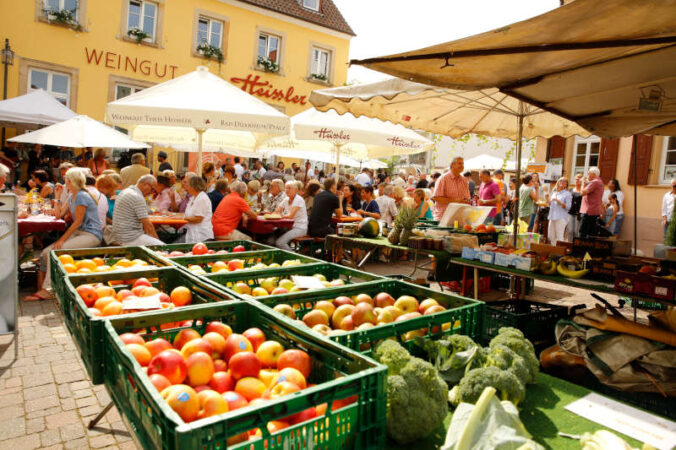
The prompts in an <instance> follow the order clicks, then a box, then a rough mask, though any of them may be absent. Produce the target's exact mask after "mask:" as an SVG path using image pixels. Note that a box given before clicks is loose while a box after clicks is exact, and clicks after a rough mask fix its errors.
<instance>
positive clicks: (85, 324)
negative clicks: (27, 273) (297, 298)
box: [59, 267, 233, 384]
mask: <svg viewBox="0 0 676 450" xmlns="http://www.w3.org/2000/svg"><path fill="white" fill-rule="evenodd" d="M122 274H123V275H124V277H125V279H127V280H133V279H137V278H142V277H143V278H148V279H149V280H152V279H154V278H157V281H156V282H153V283H152V285H153V286H155V287H157V288H158V289H159V290H160V291H162V292H165V293H167V294H169V293H170V292H171V291H172V290H173V289H174V288H175V287H177V286H186V287H189V288H190V290H191V291H192V295H193V304H199V303H207V302H220V301H223V300H232V299H233V297H232V296H231V295H228V294H226V293H225V292H222V291H219V290H217V289H215V288H214V287H213V286H212V285H210V284H208V283H204V282H203V281H201V280H200V279H199V278H197V277H194V276H192V275H190V274H187V273H185V272H184V271H182V270H179V269H177V268H175V267H162V268H157V269H148V270H136V271H128V272H123V273H122V272H110V273H102V274H96V275H90V274H82V275H69V276H67V277H64V283H63V284H64V286H65V289H64V292H63V293H62V294H61V295H62V297H61V298H59V301H60V302H61V303H63V304H64V305H66V308H65V309H64V311H65V312H64V317H65V322H66V327H67V328H68V331H69V332H70V334H71V335H72V337H73V341H75V345H76V346H77V347H78V350H79V351H80V356H81V358H82V362H83V363H84V365H85V368H86V369H87V373H88V374H89V377H90V378H91V381H92V383H94V384H100V383H103V364H104V358H103V324H104V322H107V321H108V320H110V319H111V318H112V317H122V316H108V317H97V316H94V315H92V313H91V312H90V311H89V308H87V305H85V303H84V301H83V300H82V297H80V295H79V294H78V293H77V291H76V288H77V287H78V286H80V285H82V284H94V283H107V282H109V281H118V280H120V279H121V275H122ZM128 287H129V286H128V285H125V284H120V285H115V286H113V288H114V289H115V290H116V291H117V290H120V289H124V288H128ZM188 307H189V306H186V307H184V308H188ZM163 312H164V310H154V311H146V312H139V313H130V314H124V315H123V317H124V318H125V320H134V319H135V318H136V317H139V316H141V315H147V314H151V315H152V314H162V313H163Z"/></svg>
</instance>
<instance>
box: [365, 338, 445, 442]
mask: <svg viewBox="0 0 676 450" xmlns="http://www.w3.org/2000/svg"><path fill="white" fill-rule="evenodd" d="M373 358H374V359H375V360H376V361H378V362H380V363H382V364H385V365H386V366H387V367H388V376H387V435H388V436H389V437H390V438H391V439H392V440H393V441H395V442H396V443H398V444H409V443H412V442H416V441H418V440H420V439H423V438H425V437H427V436H429V435H430V434H432V432H433V431H434V430H435V429H437V428H438V427H439V426H440V425H441V424H443V422H444V418H445V417H446V415H447V414H448V387H447V386H446V383H445V382H444V380H443V379H442V378H441V377H440V376H439V372H438V371H437V370H436V369H435V368H434V366H433V365H432V364H430V363H428V362H427V361H424V360H422V359H420V358H416V357H413V356H411V355H410V354H409V353H408V351H407V350H406V349H405V348H404V347H402V346H401V345H400V344H399V343H397V342H395V341H391V340H386V341H383V342H382V343H380V344H378V346H377V347H376V348H375V349H374V351H373Z"/></svg>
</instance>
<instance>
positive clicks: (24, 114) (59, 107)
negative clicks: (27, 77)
mask: <svg viewBox="0 0 676 450" xmlns="http://www.w3.org/2000/svg"><path fill="white" fill-rule="evenodd" d="M75 116H77V114H76V113H75V112H73V111H72V110H70V109H69V108H68V107H67V106H64V105H63V104H62V103H61V102H59V101H58V100H57V99H55V98H54V97H52V96H51V95H50V94H48V93H47V92H46V91H44V90H43V89H38V90H36V91H33V92H29V93H28V94H26V95H21V96H19V97H14V98H10V99H9V100H3V101H0V125H1V126H3V127H16V128H24V129H35V128H37V127H38V126H39V125H53V124H55V123H58V122H63V121H64V120H68V119H72V118H73V117H75Z"/></svg>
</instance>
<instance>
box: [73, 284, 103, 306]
mask: <svg viewBox="0 0 676 450" xmlns="http://www.w3.org/2000/svg"><path fill="white" fill-rule="evenodd" d="M76 291H77V293H78V294H80V297H82V301H84V304H85V305H87V308H91V307H92V306H94V303H96V300H98V299H99V296H98V294H97V293H96V289H94V288H93V287H92V286H90V285H88V284H83V285H82V286H78V287H77V289H76Z"/></svg>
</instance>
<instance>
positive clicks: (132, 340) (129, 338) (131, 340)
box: [120, 333, 146, 345]
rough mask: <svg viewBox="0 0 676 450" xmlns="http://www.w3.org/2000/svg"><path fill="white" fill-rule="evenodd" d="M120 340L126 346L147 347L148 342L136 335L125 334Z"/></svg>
mask: <svg viewBox="0 0 676 450" xmlns="http://www.w3.org/2000/svg"><path fill="white" fill-rule="evenodd" d="M120 340H121V341H122V342H124V343H125V345H126V344H140V345H145V343H146V341H144V340H143V338H142V337H141V336H139V335H138V334H136V333H124V334H121V335H120Z"/></svg>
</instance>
